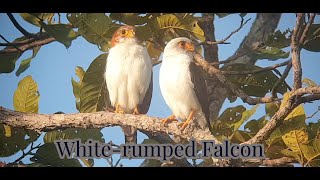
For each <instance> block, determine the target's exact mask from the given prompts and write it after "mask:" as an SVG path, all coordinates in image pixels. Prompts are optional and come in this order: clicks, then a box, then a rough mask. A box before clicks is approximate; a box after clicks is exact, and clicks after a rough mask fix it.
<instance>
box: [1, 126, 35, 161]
mask: <svg viewBox="0 0 320 180" xmlns="http://www.w3.org/2000/svg"><path fill="white" fill-rule="evenodd" d="M38 136H39V135H38V134H37V133H36V132H34V131H29V130H24V129H21V128H14V127H10V126H7V125H4V124H0V157H8V156H11V155H13V154H15V153H16V152H18V151H19V150H24V149H25V148H26V147H27V146H28V145H29V144H30V143H31V142H33V141H35V140H36V139H37V138H38Z"/></svg>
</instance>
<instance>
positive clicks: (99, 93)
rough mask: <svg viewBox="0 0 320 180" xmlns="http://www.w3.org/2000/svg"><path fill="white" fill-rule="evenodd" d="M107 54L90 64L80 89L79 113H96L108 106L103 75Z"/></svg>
mask: <svg viewBox="0 0 320 180" xmlns="http://www.w3.org/2000/svg"><path fill="white" fill-rule="evenodd" d="M106 59H107V54H101V55H100V56H98V57H97V58H96V59H95V60H93V62H92V63H91V64H90V66H89V68H88V69H87V71H86V73H85V75H84V77H83V80H82V86H81V88H80V105H79V109H80V112H83V113H84V112H96V111H101V110H103V108H104V107H109V106H110V100H109V95H108V90H107V88H106V83H105V78H104V73H105V68H106V62H107V61H106Z"/></svg>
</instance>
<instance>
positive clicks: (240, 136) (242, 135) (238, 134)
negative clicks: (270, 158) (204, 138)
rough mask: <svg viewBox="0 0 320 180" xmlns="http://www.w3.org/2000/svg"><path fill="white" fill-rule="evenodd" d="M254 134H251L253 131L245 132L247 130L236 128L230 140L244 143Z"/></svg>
mask: <svg viewBox="0 0 320 180" xmlns="http://www.w3.org/2000/svg"><path fill="white" fill-rule="evenodd" d="M252 137H253V136H252V135H251V133H248V132H245V131H241V130H236V131H235V132H234V134H233V136H232V137H231V139H230V141H231V142H232V143H237V144H240V143H243V142H246V141H248V140H249V139H251V138H252Z"/></svg>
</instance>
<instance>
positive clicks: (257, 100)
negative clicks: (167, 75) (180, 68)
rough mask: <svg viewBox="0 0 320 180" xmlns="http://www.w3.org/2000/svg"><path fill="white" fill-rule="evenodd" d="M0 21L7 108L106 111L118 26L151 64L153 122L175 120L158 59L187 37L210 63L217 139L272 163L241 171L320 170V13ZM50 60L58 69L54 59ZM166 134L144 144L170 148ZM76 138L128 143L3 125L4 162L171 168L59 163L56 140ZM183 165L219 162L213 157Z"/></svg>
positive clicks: (115, 132) (118, 135)
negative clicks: (108, 68)
mask: <svg viewBox="0 0 320 180" xmlns="http://www.w3.org/2000/svg"><path fill="white" fill-rule="evenodd" d="M0 21H1V22H5V25H6V26H3V27H4V29H5V30H4V29H2V30H0V35H1V36H0V37H1V41H0V45H1V46H2V47H3V48H1V50H0V84H1V87H0V88H1V95H0V98H1V99H0V106H3V107H5V108H8V109H12V110H15V111H19V112H24V113H47V114H54V113H55V114H64V113H77V112H79V113H93V112H98V111H104V107H105V106H106V99H107V96H106V95H105V92H106V91H105V90H106V89H105V88H106V85H105V82H104V81H105V80H104V77H103V73H104V71H105V64H106V58H107V56H108V51H109V49H110V40H111V36H112V34H113V32H114V31H115V30H116V29H117V28H118V27H120V26H121V25H124V24H128V25H134V26H135V27H136V29H137V33H136V34H137V37H138V39H139V40H140V41H141V43H142V45H144V46H145V47H146V48H147V50H148V53H149V55H150V56H151V57H152V61H153V63H154V67H153V68H154V79H153V80H154V85H155V87H154V93H153V100H152V103H151V108H150V111H149V113H148V115H150V116H158V117H159V116H160V117H166V116H167V115H169V114H170V110H169V108H168V107H167V106H166V105H165V104H164V101H163V99H162V96H161V94H160V91H159V86H158V73H159V72H158V70H159V67H160V66H161V53H162V51H163V48H164V46H165V45H166V43H167V42H168V41H170V40H171V39H173V38H175V37H181V36H183V37H188V38H190V39H192V40H193V41H194V42H195V43H197V44H198V46H197V49H196V51H197V52H198V53H199V54H201V55H202V56H203V57H204V59H205V60H206V62H207V64H202V63H199V64H200V65H201V66H203V69H204V70H203V72H202V73H204V74H205V75H206V82H207V86H208V87H207V88H208V92H209V98H210V99H209V100H210V113H211V114H210V121H211V122H212V127H213V134H212V135H213V136H215V137H216V138H217V139H218V140H219V141H222V140H225V139H228V140H230V141H231V142H233V143H246V142H250V143H251V142H261V143H263V144H264V146H265V153H266V156H267V158H268V159H267V160H269V161H262V162H256V161H245V162H243V163H244V164H243V166H247V165H248V166H249V165H250V166H252V165H254V166H261V165H262V166H293V164H294V165H296V166H320V136H319V134H320V121H319V120H318V119H319V115H318V114H317V113H318V111H319V110H320V108H319V107H320V103H319V101H316V100H318V99H320V97H319V92H320V87H319V83H320V81H319V79H318V77H319V75H320V74H319V72H318V71H317V70H316V67H317V66H319V65H320V64H319V62H318V61H316V58H319V57H320V56H319V51H320V48H319V47H320V24H319V23H320V22H319V15H318V14H307V13H306V14H298V15H297V16H296V14H261V13H258V14H246V13H216V14H213V13H173V14H167V13H146V14H141V13H106V14H104V13H66V14H60V13H20V14H11V13H7V14H0ZM62 48H64V49H67V51H65V50H64V49H62ZM73 48H74V49H77V51H75V50H74V49H73ZM42 51H43V53H42ZM300 51H301V56H300ZM65 52H66V53H65ZM57 53H60V54H57ZM297 55H299V57H297ZM49 57H50V58H49ZM52 57H56V58H57V60H56V61H57V62H56V63H52V62H48V61H47V60H48V59H50V60H52ZM70 57H72V59H69V58H70ZM59 58H62V59H63V60H61V59H59ZM300 61H301V64H302V72H303V75H302V79H301V76H300V75H299V67H300V65H299V64H300ZM312 66H314V67H312ZM210 68H214V70H215V69H216V70H217V71H218V72H214V70H211V71H210ZM71 71H72V74H71V75H70V72H71ZM66 73H68V75H69V76H64V75H65V74H66ZM224 77H225V79H226V80H224V79H223V78H224ZM299 77H300V80H299ZM38 80H39V81H38ZM60 80H61V82H59V81H60ZM16 82H17V83H16ZM229 83H230V84H231V85H230V84H229ZM299 83H300V84H301V83H302V85H300V84H299ZM58 84H59V85H58ZM46 86H47V87H46ZM303 88H305V89H303ZM300 91H303V92H300ZM4 92H5V93H4ZM8 94H12V96H11V95H8ZM307 94H310V95H309V96H307ZM2 98H3V99H2ZM310 102H312V103H310ZM71 103H72V104H73V105H72V106H73V107H70V106H71V105H70V104H71ZM42 106H45V107H46V108H42ZM0 117H1V113H0ZM2 120H4V119H1V118H0V123H1V121H2ZM269 125H270V126H269ZM268 131H270V132H268ZM263 133H264V134H263ZM261 134H262V135H261ZM159 137H160V135H159ZM159 137H155V136H152V135H150V132H144V131H143V133H139V138H138V143H168V141H167V140H164V138H159ZM75 138H80V139H81V140H83V141H86V140H87V139H89V138H91V139H94V140H98V141H100V142H109V141H112V142H113V143H115V144H118V145H119V144H121V143H124V139H123V134H122V132H121V130H120V129H119V128H118V127H106V128H103V129H101V128H88V129H85V128H74V127H71V128H63V129H55V130H49V131H46V132H42V133H41V134H40V133H39V132H36V131H34V130H30V129H29V130H26V129H24V128H21V127H14V126H11V125H9V124H7V123H1V124H0V162H1V161H3V162H4V163H3V165H2V163H0V165H2V166H87V167H91V166H143V167H145V166H161V165H162V166H170V164H169V165H168V164H162V163H161V162H160V161H158V160H143V159H142V160H126V159H119V155H114V156H113V158H112V159H108V160H106V159H94V160H93V159H84V158H83V159H60V158H59V156H58V154H57V152H56V149H55V146H54V145H53V141H54V140H58V139H75ZM184 163H187V164H184V165H190V166H217V165H218V166H219V165H220V164H216V163H214V162H213V161H212V160H211V159H207V160H191V159H189V160H187V161H186V162H184ZM172 165H173V166H182V165H181V164H180V165H179V164H178V163H176V162H175V163H173V164H172Z"/></svg>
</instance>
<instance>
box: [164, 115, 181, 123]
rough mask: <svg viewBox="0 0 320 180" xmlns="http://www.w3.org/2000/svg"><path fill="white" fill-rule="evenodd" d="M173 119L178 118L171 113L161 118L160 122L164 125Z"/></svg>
mask: <svg viewBox="0 0 320 180" xmlns="http://www.w3.org/2000/svg"><path fill="white" fill-rule="evenodd" d="M174 121H176V122H178V120H177V119H176V117H175V116H174V115H171V116H169V117H167V118H165V119H162V121H161V123H162V124H163V125H166V124H168V123H171V122H174Z"/></svg>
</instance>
